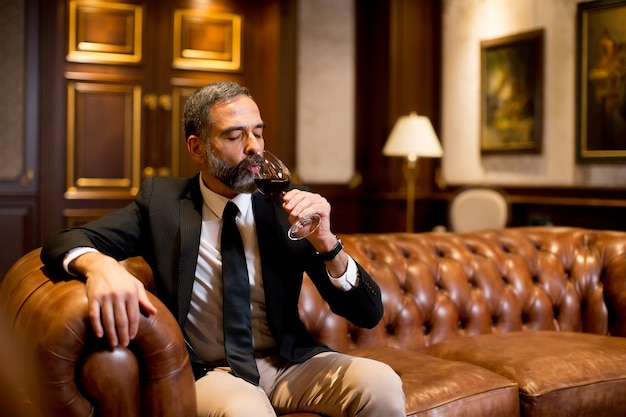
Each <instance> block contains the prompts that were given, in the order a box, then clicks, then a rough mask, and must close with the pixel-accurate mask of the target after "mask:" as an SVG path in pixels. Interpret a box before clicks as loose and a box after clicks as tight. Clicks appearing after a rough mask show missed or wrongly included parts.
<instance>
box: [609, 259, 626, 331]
mask: <svg viewBox="0 0 626 417" xmlns="http://www.w3.org/2000/svg"><path fill="white" fill-rule="evenodd" d="M604 302H605V303H606V307H607V309H608V313H609V314H608V316H609V333H610V334H611V336H622V337H626V320H624V317H626V255H620V256H618V257H616V258H615V259H613V260H612V261H611V262H610V263H609V264H608V265H607V267H606V270H605V275H604Z"/></svg>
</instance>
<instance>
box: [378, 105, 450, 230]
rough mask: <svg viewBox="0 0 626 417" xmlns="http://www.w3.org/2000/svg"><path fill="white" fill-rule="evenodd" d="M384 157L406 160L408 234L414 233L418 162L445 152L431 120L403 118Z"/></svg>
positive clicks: (411, 114)
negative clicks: (420, 159)
mask: <svg viewBox="0 0 626 417" xmlns="http://www.w3.org/2000/svg"><path fill="white" fill-rule="evenodd" d="M383 155H386V156H402V157H404V158H406V163H405V164H404V166H403V171H404V176H405V178H406V183H407V190H406V231H407V232H413V217H414V213H415V172H416V170H417V159H418V158H440V157H441V156H442V155H443V149H441V144H440V143H439V139H438V138H437V134H436V133H435V130H434V129H433V125H432V123H431V122H430V119H429V118H428V117H426V116H418V115H417V113H415V112H411V113H410V114H409V115H408V116H401V117H400V118H399V119H398V121H397V122H396V124H395V125H394V127H393V129H392V130H391V134H389V138H388V139H387V142H386V143H385V146H384V147H383Z"/></svg>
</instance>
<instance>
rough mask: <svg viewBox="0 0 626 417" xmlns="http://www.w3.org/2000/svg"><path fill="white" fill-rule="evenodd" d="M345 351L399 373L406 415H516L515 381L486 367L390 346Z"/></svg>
mask: <svg viewBox="0 0 626 417" xmlns="http://www.w3.org/2000/svg"><path fill="white" fill-rule="evenodd" d="M346 353H349V354H352V355H356V356H362V357H366V358H371V359H376V360H378V361H381V362H384V363H386V364H387V365H389V366H391V367H392V368H393V369H394V370H395V371H396V372H397V373H398V374H399V375H400V377H401V378H402V383H403V390H404V392H405V395H406V407H407V410H406V411H407V416H420V417H422V416H424V417H425V416H457V417H464V416H466V417H470V416H483V417H494V416H502V417H505V416H506V417H514V416H518V415H519V398H518V389H517V384H515V383H514V382H512V381H510V380H508V379H506V378H503V377H502V376H500V375H498V374H496V373H494V372H491V371H488V370H487V369H484V368H481V367H478V366H474V365H471V364H468V363H463V362H458V361H448V360H442V359H439V358H435V357H434V356H430V355H426V354H423V353H420V352H414V351H413V352H412V351H409V350H399V349H393V348H383V347H380V348H359V349H353V350H350V351H348V352H346Z"/></svg>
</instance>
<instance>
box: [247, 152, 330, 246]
mask: <svg viewBox="0 0 626 417" xmlns="http://www.w3.org/2000/svg"><path fill="white" fill-rule="evenodd" d="M259 156H260V157H261V161H260V165H259V170H258V172H256V173H255V174H254V182H255V184H256V185H257V187H258V188H259V191H261V192H262V193H263V194H266V195H271V196H283V195H284V194H285V192H286V191H287V188H288V187H289V182H290V181H291V172H290V171H289V168H287V166H286V165H285V164H284V163H283V161H281V160H280V159H279V158H278V157H277V156H275V155H274V154H272V153H271V152H270V151H267V150H265V151H263V152H261V153H260V154H259ZM319 224H320V216H319V215H318V214H311V215H309V216H306V217H303V218H302V219H299V220H298V221H296V222H295V223H294V224H292V225H291V228H290V229H289V232H288V233H287V235H288V236H289V238H290V239H291V240H300V239H304V238H305V237H307V236H308V235H310V234H311V233H313V232H314V231H315V230H317V227H318V226H319Z"/></svg>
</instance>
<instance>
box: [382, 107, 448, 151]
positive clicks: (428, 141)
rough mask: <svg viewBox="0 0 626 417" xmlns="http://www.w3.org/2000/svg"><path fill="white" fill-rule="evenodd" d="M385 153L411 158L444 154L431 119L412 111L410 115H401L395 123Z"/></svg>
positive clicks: (384, 149) (384, 148)
mask: <svg viewBox="0 0 626 417" xmlns="http://www.w3.org/2000/svg"><path fill="white" fill-rule="evenodd" d="M383 155H386V156H404V157H407V158H408V159H410V160H415V159H417V158H439V157H441V156H442V155H443V149H441V145H440V144H439V139H437V134H436V133H435V130H434V129H433V125H432V123H430V119H429V118H428V117H426V116H418V115H417V113H415V112H411V114H409V115H408V116H402V117H400V118H399V119H398V121H397V122H396V124H395V125H394V127H393V129H392V130H391V134H390V135H389V138H388V139H387V143H385V146H384V147H383Z"/></svg>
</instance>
